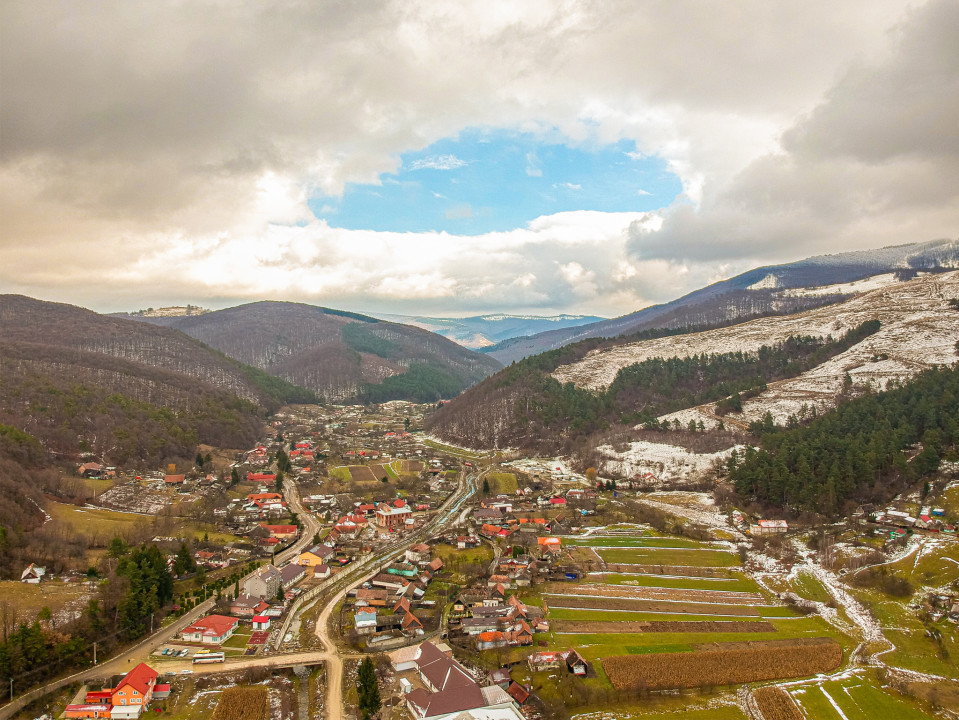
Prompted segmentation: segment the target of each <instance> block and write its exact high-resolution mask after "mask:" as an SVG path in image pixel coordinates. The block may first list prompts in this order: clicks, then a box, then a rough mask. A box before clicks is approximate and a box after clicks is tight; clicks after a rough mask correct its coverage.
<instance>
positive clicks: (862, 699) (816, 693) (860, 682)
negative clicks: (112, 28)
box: [790, 677, 935, 720]
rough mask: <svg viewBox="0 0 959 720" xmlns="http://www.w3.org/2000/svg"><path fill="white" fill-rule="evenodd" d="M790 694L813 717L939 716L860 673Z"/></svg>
mask: <svg viewBox="0 0 959 720" xmlns="http://www.w3.org/2000/svg"><path fill="white" fill-rule="evenodd" d="M790 694H791V695H792V697H793V699H794V700H795V701H796V702H797V703H798V704H799V705H800V707H801V708H802V709H803V711H804V712H805V713H806V716H807V717H808V718H809V720H844V719H845V720H876V719H877V718H888V719H890V720H891V719H892V718H895V719H896V720H925V719H926V718H931V717H935V716H934V715H927V714H926V713H924V712H923V711H921V710H919V709H918V708H917V707H916V706H915V705H914V704H913V703H911V702H908V701H907V700H905V699H903V698H900V697H897V696H895V695H891V694H889V693H888V692H886V691H884V690H882V689H881V688H879V687H877V686H876V685H875V684H873V683H872V682H871V681H870V680H868V679H864V678H860V677H853V678H845V679H842V680H834V681H831V682H826V683H822V684H816V685H805V686H802V687H800V688H796V689H794V690H792V692H791V693H790ZM837 706H838V708H839V710H837V709H836V707H837Z"/></svg>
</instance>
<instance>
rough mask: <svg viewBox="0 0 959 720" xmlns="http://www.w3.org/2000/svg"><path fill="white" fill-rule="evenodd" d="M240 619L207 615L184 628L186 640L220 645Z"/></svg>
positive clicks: (231, 632)
mask: <svg viewBox="0 0 959 720" xmlns="http://www.w3.org/2000/svg"><path fill="white" fill-rule="evenodd" d="M239 622H240V621H239V620H237V619H236V618H232V617H227V616H226V615H207V616H206V617H205V618H202V619H200V620H197V621H196V622H195V623H193V624H192V625H191V626H190V627H188V628H185V629H184V630H183V633H182V634H183V639H184V640H185V641H186V642H202V643H207V644H210V645H220V644H222V643H224V642H226V641H227V639H229V637H230V636H231V635H233V631H234V630H236V626H237V625H238V624H239ZM114 704H115V703H114Z"/></svg>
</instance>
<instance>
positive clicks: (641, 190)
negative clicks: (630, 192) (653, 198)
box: [636, 188, 652, 195]
mask: <svg viewBox="0 0 959 720" xmlns="http://www.w3.org/2000/svg"><path fill="white" fill-rule="evenodd" d="M636 194H637V195H652V193H651V192H649V191H648V190H643V189H642V188H640V189H639V190H637V191H636Z"/></svg>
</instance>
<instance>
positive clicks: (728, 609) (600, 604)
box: [545, 595, 760, 617]
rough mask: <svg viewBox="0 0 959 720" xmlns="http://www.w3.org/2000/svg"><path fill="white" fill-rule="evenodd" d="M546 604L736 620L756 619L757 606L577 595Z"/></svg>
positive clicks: (562, 606)
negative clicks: (747, 617) (718, 616)
mask: <svg viewBox="0 0 959 720" xmlns="http://www.w3.org/2000/svg"><path fill="white" fill-rule="evenodd" d="M545 602H547V603H548V604H549V607H550V608H553V609H555V608H571V609H576V610H615V611H618V612H620V613H621V614H623V615H624V616H626V614H627V613H630V612H636V613H668V614H670V615H679V614H683V613H689V614H692V615H733V616H738V617H746V616H751V617H759V615H760V611H759V609H760V606H758V605H725V604H722V603H691V602H682V601H676V600H626V599H622V598H590V597H576V596H570V595H565V596H547V597H546V598H545Z"/></svg>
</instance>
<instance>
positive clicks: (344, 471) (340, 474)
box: [330, 467, 351, 482]
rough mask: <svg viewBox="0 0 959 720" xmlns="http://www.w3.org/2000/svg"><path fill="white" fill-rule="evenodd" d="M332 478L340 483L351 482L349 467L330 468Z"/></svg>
mask: <svg viewBox="0 0 959 720" xmlns="http://www.w3.org/2000/svg"><path fill="white" fill-rule="evenodd" d="M330 477H331V478H333V479H335V480H339V481H340V482H350V480H351V476H350V469H349V468H348V467H335V468H330Z"/></svg>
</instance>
